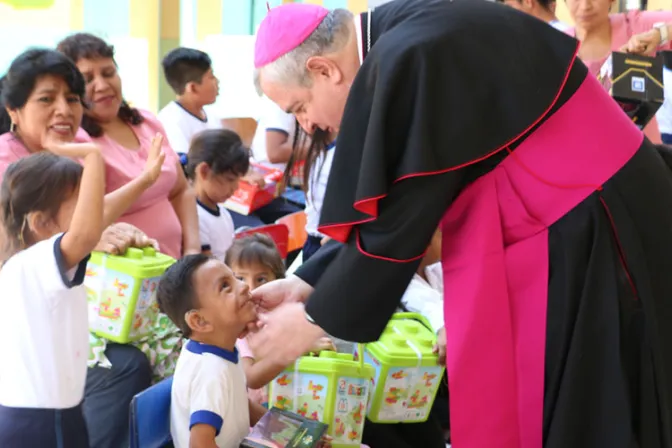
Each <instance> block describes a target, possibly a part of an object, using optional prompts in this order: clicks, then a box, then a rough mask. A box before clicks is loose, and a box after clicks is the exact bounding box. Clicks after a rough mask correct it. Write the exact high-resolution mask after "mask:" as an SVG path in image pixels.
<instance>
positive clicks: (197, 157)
mask: <svg viewBox="0 0 672 448" xmlns="http://www.w3.org/2000/svg"><path fill="white" fill-rule="evenodd" d="M200 163H205V164H206V165H208V167H210V170H211V171H212V173H213V174H214V175H218V174H224V173H233V174H235V175H237V176H244V175H245V174H246V173H247V170H248V169H249V168H250V151H249V149H247V148H246V147H245V146H244V145H243V141H242V140H241V139H240V136H239V135H238V134H236V133H235V132H233V131H230V130H228V129H208V130H205V131H202V132H200V133H198V134H197V135H196V137H194V139H193V140H192V141H191V146H190V147H189V155H188V156H187V167H186V169H185V172H186V174H187V177H188V178H189V179H194V178H195V177H196V167H197V166H198V165H199V164H200Z"/></svg>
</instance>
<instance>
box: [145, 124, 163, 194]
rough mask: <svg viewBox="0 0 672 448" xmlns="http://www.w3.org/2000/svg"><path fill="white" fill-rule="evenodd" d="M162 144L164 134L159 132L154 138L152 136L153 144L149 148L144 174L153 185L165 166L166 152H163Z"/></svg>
mask: <svg viewBox="0 0 672 448" xmlns="http://www.w3.org/2000/svg"><path fill="white" fill-rule="evenodd" d="M162 145H163V135H161V134H159V133H157V134H156V135H155V136H154V138H152V146H151V147H150V148H149V153H148V154H147V162H146V163H145V169H144V170H143V172H142V175H143V176H144V178H145V179H146V180H147V182H148V184H149V185H153V184H154V182H156V180H157V179H158V178H159V176H160V175H161V167H162V166H163V162H164V160H166V154H165V153H164V152H163V146H162Z"/></svg>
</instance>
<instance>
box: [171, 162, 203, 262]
mask: <svg viewBox="0 0 672 448" xmlns="http://www.w3.org/2000/svg"><path fill="white" fill-rule="evenodd" d="M176 164H177V179H176V181H175V186H173V189H172V191H171V192H170V195H169V197H168V199H169V200H170V203H171V204H172V206H173V209H174V210H175V214H176V215H177V218H178V219H179V220H180V224H181V225H182V253H183V255H189V254H198V253H201V241H200V238H199V236H198V213H197V212H196V194H195V193H194V190H193V189H192V188H191V187H190V186H189V183H188V182H187V178H186V177H185V176H184V172H183V171H182V165H180V162H179V161H178V162H176Z"/></svg>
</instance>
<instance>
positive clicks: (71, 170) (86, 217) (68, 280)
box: [0, 143, 163, 448]
mask: <svg viewBox="0 0 672 448" xmlns="http://www.w3.org/2000/svg"><path fill="white" fill-rule="evenodd" d="M63 156H66V157H63ZM71 158H75V159H81V160H82V163H83V167H82V165H80V164H79V163H77V162H76V161H74V160H72V159H71ZM162 164H163V156H162V155H161V154H160V144H159V146H158V147H157V146H153V150H152V151H151V152H150V157H149V158H148V165H147V166H148V169H146V170H145V172H143V175H142V176H141V179H137V180H138V182H136V181H134V182H131V184H134V186H133V187H132V188H125V189H122V190H123V191H120V194H117V195H114V194H113V195H114V196H112V195H111V196H110V198H109V199H110V200H109V201H108V200H107V199H108V198H105V168H104V163H103V158H102V156H101V153H100V150H99V148H98V147H97V146H95V145H93V144H88V143H87V144H60V143H58V144H53V145H47V150H45V151H41V152H38V153H35V154H33V155H30V156H28V157H24V158H23V159H20V160H18V161H16V162H14V163H12V164H11V165H10V166H9V167H8V168H7V171H6V172H5V174H4V177H3V181H2V187H1V192H0V221H1V222H2V230H3V235H2V237H3V238H2V242H3V244H4V247H3V248H2V256H1V259H0V261H1V262H2V268H1V269H0V291H2V296H3V298H4V299H5V300H3V301H2V312H1V313H0V325H2V328H4V329H5V330H6V333H7V335H8V337H7V338H6V340H5V341H4V343H3V344H0V359H2V362H1V363H0V446H1V447H3V448H21V447H38V446H39V447H42V448H52V447H53V448H56V447H68V448H87V447H88V446H89V441H88V435H87V430H86V425H85V422H84V416H83V414H82V404H81V403H82V400H83V398H84V385H85V380H86V370H87V368H86V363H87V358H88V352H89V329H88V317H87V313H88V309H87V299H86V291H85V289H84V287H83V286H82V282H83V281H84V274H85V271H86V263H87V260H88V258H89V253H90V252H91V251H92V250H93V248H94V247H95V246H96V244H97V243H98V241H99V240H100V237H101V235H102V232H103V229H105V227H107V226H108V225H109V224H110V223H111V221H112V220H114V219H116V218H117V217H118V216H119V215H121V214H122V213H123V212H124V211H125V210H126V209H127V208H128V207H129V206H130V205H131V204H132V201H133V200H134V199H135V198H136V197H137V196H138V192H140V193H141V192H142V191H144V189H145V188H147V187H149V186H151V185H152V184H153V183H154V182H155V181H156V179H157V177H158V176H159V173H160V170H161V165H162ZM104 204H105V207H104Z"/></svg>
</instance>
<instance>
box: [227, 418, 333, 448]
mask: <svg viewBox="0 0 672 448" xmlns="http://www.w3.org/2000/svg"><path fill="white" fill-rule="evenodd" d="M327 428H328V425H326V424H324V423H320V422H318V421H314V420H309V419H307V418H305V417H302V416H300V415H298V414H294V413H292V412H289V411H286V410H280V409H278V408H271V410H270V411H268V412H267V413H266V414H265V415H264V416H263V417H262V418H261V420H259V422H258V423H257V424H256V425H254V428H252V431H251V432H250V435H248V436H247V437H246V438H245V439H244V440H243V441H242V443H241V444H240V448H322V447H323V446H324V435H325V434H326V432H327Z"/></svg>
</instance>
